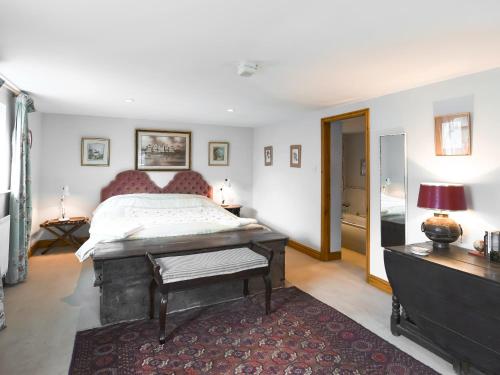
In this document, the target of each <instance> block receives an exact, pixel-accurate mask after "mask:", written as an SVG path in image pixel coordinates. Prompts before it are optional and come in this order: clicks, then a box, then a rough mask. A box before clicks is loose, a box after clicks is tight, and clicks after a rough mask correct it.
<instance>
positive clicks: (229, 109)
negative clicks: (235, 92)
mask: <svg viewBox="0 0 500 375" xmlns="http://www.w3.org/2000/svg"><path fill="white" fill-rule="evenodd" d="M226 111H228V112H234V109H232V108H228V109H226Z"/></svg>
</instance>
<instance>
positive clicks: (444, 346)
mask: <svg viewBox="0 0 500 375" xmlns="http://www.w3.org/2000/svg"><path fill="white" fill-rule="evenodd" d="M412 246H413V245H406V246H391V247H387V248H386V249H385V250H384V262H385V269H386V271H387V277H388V278H389V282H390V283H391V287H392V291H393V297H392V315H391V331H392V333H393V334H394V335H396V336H399V335H403V336H406V337H408V338H409V339H411V340H413V341H415V342H417V343H418V344H420V345H422V346H424V347H426V348H427V349H429V350H431V351H433V352H434V353H436V354H437V355H439V356H441V357H443V358H444V359H446V360H448V361H449V362H451V363H452V364H453V367H454V369H455V371H456V372H457V373H458V374H477V373H480V374H482V373H485V374H500V324H499V319H498V317H499V312H500V264H499V263H494V262H490V261H489V260H488V259H486V258H483V257H477V256H473V255H470V254H469V253H468V250H467V249H464V248H461V247H458V246H455V245H450V248H449V249H438V250H434V251H432V253H430V254H429V255H428V256H425V257H421V256H418V255H415V254H413V253H412V252H411V249H412ZM416 246H418V247H425V248H428V249H432V242H426V243H420V244H416Z"/></svg>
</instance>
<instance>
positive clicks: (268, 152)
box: [264, 146, 273, 167]
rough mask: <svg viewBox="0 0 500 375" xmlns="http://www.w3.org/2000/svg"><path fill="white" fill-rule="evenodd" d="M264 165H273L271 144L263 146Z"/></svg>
mask: <svg viewBox="0 0 500 375" xmlns="http://www.w3.org/2000/svg"><path fill="white" fill-rule="evenodd" d="M264 165H265V166H266V167H270V166H271V165H273V146H266V147H264Z"/></svg>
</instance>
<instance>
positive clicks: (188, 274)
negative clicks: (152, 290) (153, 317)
mask: <svg viewBox="0 0 500 375" xmlns="http://www.w3.org/2000/svg"><path fill="white" fill-rule="evenodd" d="M156 262H157V263H158V264H159V265H160V274H161V277H162V279H163V282H164V283H165V284H168V283H174V282H177V281H184V280H192V279H197V278H200V277H210V276H217V275H227V274H231V273H237V272H241V271H245V270H249V269H253V268H263V267H267V265H268V264H267V259H266V258H265V257H264V256H262V255H260V254H258V253H256V252H255V251H253V250H251V249H249V248H248V247H241V248H237V249H228V250H220V251H214V252H209V253H201V254H191V255H181V256H172V257H163V258H157V259H156Z"/></svg>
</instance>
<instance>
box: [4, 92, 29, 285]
mask: <svg viewBox="0 0 500 375" xmlns="http://www.w3.org/2000/svg"><path fill="white" fill-rule="evenodd" d="M34 110H35V108H34V105H33V100H32V99H31V98H30V97H29V96H28V95H26V94H24V93H21V94H20V95H18V96H17V98H16V104H15V123H14V129H13V132H12V169H11V177H10V190H11V193H10V207H9V210H10V246H9V268H8V270H7V275H6V277H5V282H6V283H7V284H17V283H19V282H21V281H24V280H25V279H26V276H27V272H28V247H29V240H30V232H31V176H30V147H29V140H28V137H29V135H28V133H29V129H28V113H30V112H33V111H34Z"/></svg>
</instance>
